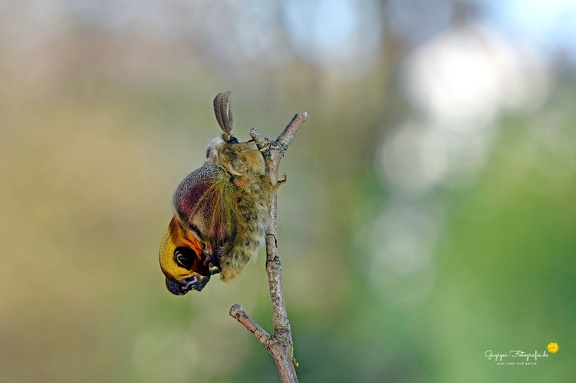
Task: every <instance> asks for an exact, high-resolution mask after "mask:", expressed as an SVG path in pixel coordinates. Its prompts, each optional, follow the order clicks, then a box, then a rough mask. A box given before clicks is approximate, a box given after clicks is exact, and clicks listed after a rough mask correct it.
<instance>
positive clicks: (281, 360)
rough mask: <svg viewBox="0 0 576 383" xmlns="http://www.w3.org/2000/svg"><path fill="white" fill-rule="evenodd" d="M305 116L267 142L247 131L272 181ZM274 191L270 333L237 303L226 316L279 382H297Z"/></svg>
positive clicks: (268, 241) (269, 245) (268, 252)
mask: <svg viewBox="0 0 576 383" xmlns="http://www.w3.org/2000/svg"><path fill="white" fill-rule="evenodd" d="M307 118H308V114H307V113H306V112H304V113H301V114H296V115H295V116H294V118H292V121H290V123H289V124H288V125H287V126H286V128H284V131H283V132H282V133H281V134H280V135H279V136H278V138H277V139H276V140H273V141H270V140H268V139H267V138H264V137H263V136H262V135H261V134H260V133H259V132H258V131H257V130H256V129H254V128H252V129H251V130H250V137H252V139H253V140H254V142H256V145H257V146H258V149H260V151H261V152H262V156H263V157H264V164H265V173H266V175H267V176H268V177H270V180H272V182H274V183H275V182H278V181H277V180H278V166H279V165H280V159H281V158H282V157H283V156H284V153H285V152H286V150H288V146H289V145H290V142H291V141H292V139H293V138H294V135H295V134H296V133H297V132H298V129H299V128H300V126H301V125H302V124H303V123H304V121H305V120H306V119H307ZM276 201H277V199H276V192H274V193H273V196H272V198H271V200H270V226H269V228H268V231H267V232H266V273H267V274H268V286H269V289H270V298H271V300H272V327H273V328H274V333H273V334H269V333H268V332H267V331H266V330H264V329H263V328H262V327H261V326H260V325H259V324H258V323H256V322H255V321H254V320H253V319H252V318H251V317H250V316H249V315H248V314H247V313H246V312H245V311H244V309H242V307H241V306H240V305H238V304H235V305H233V306H232V307H231V308H230V315H231V316H232V317H233V318H236V320H238V322H240V323H242V324H243V325H244V327H246V328H247V329H248V331H250V332H252V333H253V334H254V336H255V337H256V339H258V341H259V342H260V343H261V344H262V346H264V348H266V350H268V352H269V353H270V354H271V355H272V357H273V358H274V361H275V362H276V367H277V368H278V373H279V374H280V379H281V380H282V382H283V383H297V382H298V377H297V376H296V370H295V368H294V365H295V360H294V358H293V356H292V354H293V343H292V332H291V330H290V322H289V321H288V314H287V312H286V303H285V301H284V290H283V286H282V262H281V261H280V256H279V255H278V246H277V245H278V242H277V239H278V235H277V232H276V223H277V204H276Z"/></svg>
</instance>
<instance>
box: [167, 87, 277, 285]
mask: <svg viewBox="0 0 576 383" xmlns="http://www.w3.org/2000/svg"><path fill="white" fill-rule="evenodd" d="M213 104H214V113H215V115H216V120H217V121H218V125H219V126H220V128H221V130H222V135H221V136H220V137H217V138H214V139H213V140H211V141H210V143H209V145H208V149H207V150H206V161H205V162H204V164H203V165H202V166H201V167H200V168H198V169H196V170H194V171H193V172H192V173H190V174H188V175H187V176H186V177H185V178H184V180H182V182H181V183H180V185H178V187H177V188H176V190H175V192H174V195H173V197H172V207H173V211H174V216H173V217H172V220H171V221H170V224H169V225H168V230H167V232H166V234H165V235H164V238H163V240H162V243H161V245H160V267H161V269H162V272H163V273H164V275H165V276H166V287H167V288H168V290H169V291H170V292H171V293H173V294H175V295H184V294H186V293H187V292H188V291H190V290H197V291H201V290H202V289H203V288H204V286H205V285H206V284H207V283H208V281H209V280H210V276H212V275H214V274H217V273H220V278H221V279H222V280H223V281H229V280H231V279H233V278H234V277H236V276H237V275H238V274H240V272H241V271H242V270H243V269H244V267H245V266H246V264H247V263H248V262H249V261H250V260H251V259H254V258H255V257H256V255H257V252H258V248H259V247H260V245H261V243H262V242H263V239H264V233H265V230H266V228H267V226H268V218H267V217H268V216H269V210H268V209H269V202H270V198H271V196H272V193H273V192H274V190H275V187H276V186H273V185H272V182H271V181H270V179H269V177H267V176H266V175H265V174H264V161H263V158H262V155H261V153H260V151H259V150H258V148H257V147H256V145H255V143H254V142H253V141H247V142H239V141H238V139H236V137H234V136H233V135H232V122H233V119H232V108H231V102H230V91H227V92H224V93H219V94H218V95H217V96H216V98H215V99H214V102H213ZM277 185H279V183H278V184H277Z"/></svg>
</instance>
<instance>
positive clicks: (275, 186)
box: [274, 174, 288, 190]
mask: <svg viewBox="0 0 576 383" xmlns="http://www.w3.org/2000/svg"><path fill="white" fill-rule="evenodd" d="M286 181H288V178H287V177H286V174H283V175H282V179H281V180H277V181H276V185H274V190H278V189H280V186H281V185H284V184H285V183H286Z"/></svg>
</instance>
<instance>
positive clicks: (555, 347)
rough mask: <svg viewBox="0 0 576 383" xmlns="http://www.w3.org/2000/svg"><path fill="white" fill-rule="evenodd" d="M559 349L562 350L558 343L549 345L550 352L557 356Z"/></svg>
mask: <svg viewBox="0 0 576 383" xmlns="http://www.w3.org/2000/svg"><path fill="white" fill-rule="evenodd" d="M559 349H560V346H558V343H556V342H551V343H548V352H551V353H552V354H556V353H557V352H558V350H559Z"/></svg>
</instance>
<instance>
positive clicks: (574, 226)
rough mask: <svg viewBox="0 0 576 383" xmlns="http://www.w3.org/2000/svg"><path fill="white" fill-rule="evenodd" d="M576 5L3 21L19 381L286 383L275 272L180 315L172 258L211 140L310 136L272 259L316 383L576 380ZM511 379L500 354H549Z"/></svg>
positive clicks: (220, 5) (5, 12)
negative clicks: (180, 190)
mask: <svg viewBox="0 0 576 383" xmlns="http://www.w3.org/2000/svg"><path fill="white" fill-rule="evenodd" d="M575 21H576V3H575V2H573V1H568V0H564V1H563V0H555V1H543V0H528V1H526V0H524V1H520V0H518V1H516V0H513V1H506V2H500V1H491V0H476V1H472V0H470V1H457V0H452V1H450V0H445V1H444V0H437V1H423V0H365V1H353V0H333V1H328V0H313V1H310V0H306V1H305V0H285V1H263V0H246V1H242V2H240V1H231V0H223V1H208V0H197V1H188V2H185V1H176V0H166V1H135V0H119V1H94V0H82V1H71V0H29V1H8V0H4V1H0V100H1V101H0V178H1V179H2V187H1V188H0V212H1V213H0V243H1V245H2V251H1V255H2V267H0V291H1V293H0V381H2V382H60V383H65V382H103V381H125V382H143V383H149V382H150V383H151V382H172V383H180V382H200V383H201V382H232V381H233V382H255V381H277V379H278V378H277V372H276V369H275V365H274V363H273V361H272V358H271V357H270V356H269V355H268V354H267V353H266V351H265V350H264V349H263V348H262V347H260V345H259V344H258V343H257V341H256V340H255V339H254V338H253V336H252V334H250V333H249V332H248V331H246V330H245V329H244V328H243V327H242V326H241V325H239V324H238V323H237V322H236V321H235V320H233V319H232V318H230V317H229V316H228V310H229V308H230V306H231V305H232V304H233V303H240V304H242V305H243V307H244V308H245V309H246V310H247V311H248V312H249V313H250V314H251V315H253V316H254V317H255V318H256V319H257V320H258V321H259V322H260V323H261V324H262V325H263V326H264V327H265V328H267V329H268V330H270V323H271V313H270V302H269V296H268V292H267V282H266V276H265V272H264V266H263V264H264V257H263V256H262V255H261V256H260V257H259V259H258V260H257V261H256V262H255V264H254V265H251V266H250V267H248V269H247V271H246V272H245V273H244V274H243V275H242V276H241V277H240V278H238V279H237V280H235V281H233V282H231V283H230V284H224V283H222V282H220V281H219V280H218V279H214V280H213V281H212V282H210V284H209V285H208V287H207V288H206V289H205V290H204V291H203V292H202V293H191V294H188V295H186V296H185V297H175V296H172V295H171V294H170V293H169V292H168V291H167V290H166V288H165V286H164V277H163V275H162V273H161V272H160V268H159V266H158V261H157V252H158V247H159V243H160V240H161V238H162V236H163V234H164V231H165V229H166V227H167V224H168V222H169V220H170V218H171V210H170V204H169V202H170V197H171V193H172V191H173V189H174V188H175V186H176V185H177V184H178V182H179V181H180V180H181V179H182V178H183V177H184V176H185V175H186V174H187V173H188V172H189V171H191V170H192V169H194V168H197V167H199V166H200V165H201V164H202V162H203V160H204V153H205V147H206V144H207V142H208V141H209V140H210V139H211V138H212V137H214V136H216V135H218V128H217V124H216V122H215V120H214V117H213V112H212V106H211V101H212V98H213V97H214V96H215V95H216V93H218V92H220V91H223V90H227V89H230V90H231V91H232V95H233V96H232V97H233V106H234V113H235V130H236V134H237V135H238V136H239V138H241V139H247V137H248V130H249V128H250V127H257V128H258V129H259V130H260V131H261V132H262V133H263V134H264V135H267V136H269V137H275V136H276V135H277V134H278V133H279V132H280V130H281V129H282V128H283V127H284V126H285V124H286V123H287V122H288V121H289V120H290V119H291V117H292V116H293V115H294V114H295V113H297V112H303V111H307V112H308V113H309V114H310V116H311V118H310V119H309V120H308V121H307V122H306V123H305V124H304V125H303V127H302V128H301V130H300V132H299V133H298V135H297V136H296V138H295V140H294V141H293V143H292V146H291V148H290V150H289V151H288V153H287V155H286V157H285V158H284V160H283V162H282V164H281V172H285V173H286V174H287V175H288V183H287V184H286V185H284V186H283V187H282V188H281V189H280V191H279V237H278V242H279V247H280V254H281V256H282V259H283V264H284V284H285V294H286V300H287V306H288V313H289V316H290V319H291V324H292V329H293V337H294V342H295V356H296V358H297V360H298V361H299V363H300V367H299V368H298V373H299V377H300V380H301V381H303V382H407V383H408V382H442V383H450V382H466V381H478V382H487V381H522V382H543V381H558V382H561V381H567V380H568V379H569V378H570V377H573V376H574V375H573V374H574V372H573V371H574V369H573V363H572V361H573V359H574V357H575V355H576V354H575V353H574V350H576V339H575V335H574V331H573V325H574V323H575V322H576V303H575V300H574V296H576V284H575V280H576V278H575V274H576V272H575V271H576V259H575V257H574V255H575V252H576V235H575V234H576V173H575V172H576V149H575V148H576V129H575V125H576V108H575V107H574V99H575V98H576V23H575ZM549 342H558V344H559V345H560V351H559V352H558V353H557V354H551V353H549V354H548V355H549V356H548V357H544V358H539V359H538V360H537V361H534V360H533V359H531V360H529V362H535V363H536V365H518V363H519V362H522V361H523V360H521V359H513V358H508V359H506V360H504V361H505V362H514V363H516V364H515V365H498V364H497V363H496V362H495V361H494V360H488V358H486V357H485V353H486V351H488V350H492V351H494V352H501V353H504V352H508V351H509V350H523V351H526V352H531V353H532V352H534V351H538V352H539V353H543V352H544V351H545V350H546V345H547V344H548V343H549Z"/></svg>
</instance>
